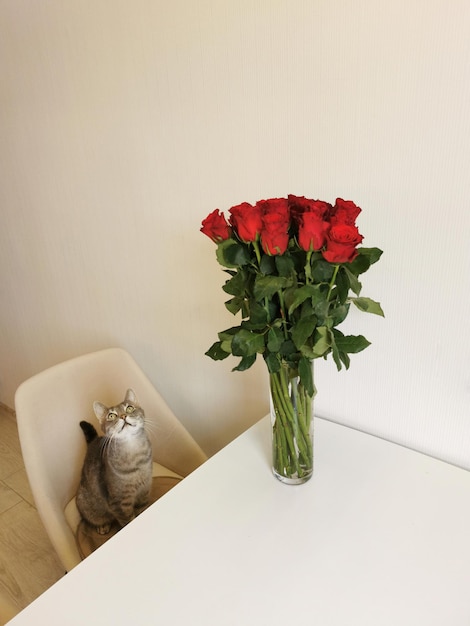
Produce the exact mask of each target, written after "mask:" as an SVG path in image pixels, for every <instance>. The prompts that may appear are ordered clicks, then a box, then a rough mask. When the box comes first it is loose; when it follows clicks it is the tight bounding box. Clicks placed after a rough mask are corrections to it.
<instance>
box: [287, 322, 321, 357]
mask: <svg viewBox="0 0 470 626" xmlns="http://www.w3.org/2000/svg"><path fill="white" fill-rule="evenodd" d="M316 323H317V318H316V316H315V315H311V316H310V317H302V318H301V319H300V320H299V321H298V322H297V324H295V326H294V327H293V328H292V330H291V335H292V340H293V342H294V344H295V345H296V347H297V349H299V350H300V348H301V346H302V345H303V344H304V343H305V342H306V341H307V339H308V338H309V337H310V335H311V334H312V333H313V331H314V330H315V326H316Z"/></svg>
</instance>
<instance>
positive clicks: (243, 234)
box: [230, 202, 262, 242]
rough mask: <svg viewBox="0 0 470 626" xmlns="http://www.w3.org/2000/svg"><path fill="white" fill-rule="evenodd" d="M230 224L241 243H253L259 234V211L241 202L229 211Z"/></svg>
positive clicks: (260, 223) (260, 224)
mask: <svg viewBox="0 0 470 626" xmlns="http://www.w3.org/2000/svg"><path fill="white" fill-rule="evenodd" d="M230 224H231V225H232V226H233V227H234V229H235V231H236V233H237V235H238V236H239V237H240V239H241V240H242V241H245V242H248V241H255V240H256V239H257V237H258V235H259V233H260V232H261V227H262V221H261V209H260V208H259V207H258V206H253V205H251V204H249V203H248V202H243V203H242V204H238V205H237V206H233V207H232V208H231V209H230Z"/></svg>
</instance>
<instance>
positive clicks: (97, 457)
mask: <svg viewBox="0 0 470 626" xmlns="http://www.w3.org/2000/svg"><path fill="white" fill-rule="evenodd" d="M93 409H94V411H95V415H96V417H97V418H98V420H99V423H100V425H101V430H102V431H103V433H104V436H102V437H100V436H98V433H97V432H96V429H95V427H94V426H93V425H92V424H90V423H89V422H85V421H82V422H80V427H81V428H82V430H83V432H84V434H85V439H86V441H87V444H88V445H87V453H86V457H85V461H84V463H83V469H82V476H81V480H80V485H79V487H78V492H77V499H76V502H77V507H78V510H79V511H80V514H81V516H82V518H83V519H84V520H85V521H86V522H88V524H90V525H91V526H93V527H94V528H95V530H96V531H97V532H98V533H99V534H100V535H105V534H107V533H108V532H109V531H110V530H111V527H112V525H113V524H114V522H118V524H119V525H120V526H125V525H126V524H127V523H129V522H130V521H131V520H132V519H134V517H135V516H136V514H137V513H138V512H139V510H141V509H142V508H143V507H144V506H145V505H146V504H147V502H148V498H149V494H150V488H151V486H152V446H151V444H150V440H149V438H148V436H147V433H146V432H145V415H144V411H143V410H142V408H141V407H140V406H138V404H137V398H136V396H135V393H134V392H133V390H132V389H128V390H127V393H126V397H125V398H124V401H123V402H121V403H120V404H118V405H116V406H113V407H110V408H108V407H106V406H104V404H101V402H95V403H94V404H93Z"/></svg>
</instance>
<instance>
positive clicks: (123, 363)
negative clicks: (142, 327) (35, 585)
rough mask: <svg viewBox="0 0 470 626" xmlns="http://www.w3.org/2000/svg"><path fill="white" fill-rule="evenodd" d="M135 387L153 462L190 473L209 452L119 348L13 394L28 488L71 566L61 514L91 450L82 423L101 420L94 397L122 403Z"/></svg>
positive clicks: (40, 377)
mask: <svg viewBox="0 0 470 626" xmlns="http://www.w3.org/2000/svg"><path fill="white" fill-rule="evenodd" d="M129 387H131V388H132V389H134V391H135V392H136V395H137V399H138V401H139V404H140V405H141V406H142V407H143V408H144V411H145V415H146V418H147V420H148V421H149V422H150V424H149V427H148V429H147V431H148V434H149V437H150V439H151V441H152V447H153V456H154V460H155V461H157V462H158V463H161V464H162V465H164V466H166V467H168V468H169V469H171V470H173V471H175V472H177V473H178V474H180V475H182V476H186V475H187V474H189V473H190V472H192V471H193V470H194V469H196V468H197V467H198V466H199V465H201V464H202V463H203V462H204V461H205V460H206V458H207V457H206V455H205V454H204V452H203V451H202V450H201V448H200V447H199V446H198V445H197V443H196V442H195V441H194V439H193V438H192V437H191V435H189V433H188V432H187V431H186V429H185V428H184V427H183V426H182V424H181V423H180V422H179V421H178V420H177V419H176V417H175V415H174V414H173V412H172V411H171V410H170V408H169V407H168V405H167V404H166V402H165V401H164V400H163V398H162V397H161V395H160V394H159V393H158V391H157V390H156V389H155V387H154V386H153V385H152V383H151V382H150V381H149V379H148V378H147V377H146V376H145V374H144V373H143V372H142V370H141V369H140V368H139V366H138V365H137V364H136V362H135V361H134V359H133V358H132V357H131V356H130V355H129V354H128V353H127V352H126V351H125V350H122V349H120V348H110V349H107V350H101V351H99V352H93V353H91V354H86V355H83V356H81V357H77V358H75V359H71V360H69V361H65V362H64V363H60V364H58V365H55V366H54V367H51V368H49V369H47V370H45V371H43V372H41V373H39V374H37V375H36V376H33V377H32V378H30V379H28V380H26V381H25V382H24V383H22V384H21V385H20V386H19V387H18V389H17V391H16V395H15V409H16V415H17V423H18V432H19V437H20V443H21V449H22V453H23V458H24V463H25V468H26V472H27V475H28V479H29V482H30V485H31V490H32V492H33V495H34V499H35V502H36V506H37V509H38V512H39V515H40V516H41V519H42V521H43V523H44V526H45V528H46V531H47V533H48V535H49V537H50V539H51V541H52V544H53V545H54V548H55V549H56V551H57V553H58V555H59V557H60V558H61V560H62V562H63V563H64V566H65V569H66V570H67V571H68V570H69V569H71V568H72V567H74V566H75V565H76V564H77V563H78V562H79V561H80V557H79V555H78V551H77V550H76V548H75V551H74V550H73V548H71V546H70V544H71V541H72V542H74V541H75V538H74V537H73V534H72V533H71V531H70V528H69V527H68V526H67V524H66V522H65V519H64V508H65V506H66V505H67V503H68V502H69V501H70V500H71V499H72V498H73V496H74V495H75V493H76V491H77V487H78V483H79V480H80V473H81V467H82V464H83V459H84V456H85V451H86V444H85V439H84V436H83V433H82V431H81V429H80V426H79V422H80V420H83V419H85V420H87V421H90V422H92V423H93V424H95V426H96V427H97V429H98V430H99V425H98V423H97V420H96V418H95V416H94V413H93V402H94V401H95V400H99V401H100V402H103V403H104V404H107V405H108V406H112V405H113V404H116V403H118V402H121V401H122V399H123V398H124V395H125V392H126V390H127V389H128V388H129Z"/></svg>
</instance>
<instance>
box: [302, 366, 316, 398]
mask: <svg viewBox="0 0 470 626" xmlns="http://www.w3.org/2000/svg"><path fill="white" fill-rule="evenodd" d="M299 374H300V382H301V383H302V385H303V386H304V387H305V389H306V391H307V393H308V395H309V396H310V397H312V396H313V393H314V386H313V373H312V363H311V361H310V360H309V359H307V358H305V357H302V358H301V359H300V360H299Z"/></svg>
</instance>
